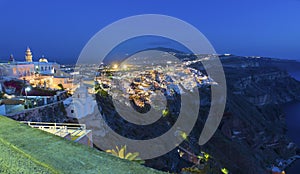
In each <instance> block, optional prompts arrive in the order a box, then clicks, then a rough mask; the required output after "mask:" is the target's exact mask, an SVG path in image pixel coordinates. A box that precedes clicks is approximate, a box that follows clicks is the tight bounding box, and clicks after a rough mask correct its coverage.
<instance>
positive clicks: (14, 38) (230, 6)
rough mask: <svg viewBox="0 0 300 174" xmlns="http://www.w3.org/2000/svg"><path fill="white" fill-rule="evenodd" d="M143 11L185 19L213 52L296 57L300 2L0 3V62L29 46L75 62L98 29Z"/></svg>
mask: <svg viewBox="0 0 300 174" xmlns="http://www.w3.org/2000/svg"><path fill="white" fill-rule="evenodd" d="M146 13H152V14H153V13H157V14H165V15H170V16H174V17H177V18H179V19H182V20H184V21H187V22H188V23H190V24H192V25H194V26H195V27H196V28H198V29H199V30H200V31H201V32H202V33H203V34H204V35H205V36H206V37H207V38H208V39H209V41H210V42H211V43H212V45H213V46H214V47H215V49H216V51H217V53H233V54H238V55H259V56H269V57H279V58H290V59H297V58H299V59H300V0H252V1H249V0H193V1H189V0H186V1H182V0H127V1H126V0H118V1H117V0H109V1H105V2H102V1H100V0H97V1H96V0H95V1H83V0H81V1H76V0H51V1H50V0H42V1H41V0H25V1H20V0H0V27H1V29H0V31H1V33H0V58H1V59H8V57H9V55H10V54H11V53H13V54H14V56H15V58H16V59H17V60H21V59H23V58H24V52H25V50H26V47H27V46H30V48H31V49H32V51H33V54H34V59H35V60H36V59H38V58H39V57H40V56H41V55H42V54H44V55H45V56H46V57H48V58H49V59H50V60H56V61H58V62H60V63H66V62H76V60H77V58H78V56H79V53H80V51H81V49H82V48H83V47H84V45H85V44H86V42H87V41H88V40H89V39H90V38H91V37H92V36H93V35H94V34H95V33H96V32H98V31H99V30H100V29H101V28H103V27H105V26H106V25H108V24H110V23H112V22H114V21H116V20H118V19H121V18H124V17H128V16H132V15H138V14H146ZM120 32H122V31H120Z"/></svg>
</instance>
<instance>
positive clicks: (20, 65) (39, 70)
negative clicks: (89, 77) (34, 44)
mask: <svg viewBox="0 0 300 174" xmlns="http://www.w3.org/2000/svg"><path fill="white" fill-rule="evenodd" d="M32 57H33V56H32V52H31V50H30V48H29V47H27V50H26V52H25V61H16V60H15V59H14V57H13V55H11V56H10V58H9V61H8V63H2V64H1V65H2V68H1V72H2V74H1V75H4V76H8V77H15V78H19V79H24V78H25V79H26V80H27V79H32V78H33V77H34V76H35V75H37V74H39V75H46V76H47V75H49V76H51V75H54V74H55V72H56V71H57V70H58V69H59V67H60V65H59V64H57V63H56V62H48V60H47V59H46V58H45V57H44V56H42V57H41V58H40V59H39V60H38V61H33V60H32Z"/></svg>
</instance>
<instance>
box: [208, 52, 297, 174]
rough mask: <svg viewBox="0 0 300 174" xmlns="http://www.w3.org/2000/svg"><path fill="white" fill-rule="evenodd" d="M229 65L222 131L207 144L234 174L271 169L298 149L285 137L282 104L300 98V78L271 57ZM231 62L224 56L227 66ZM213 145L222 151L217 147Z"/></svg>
mask: <svg viewBox="0 0 300 174" xmlns="http://www.w3.org/2000/svg"><path fill="white" fill-rule="evenodd" d="M234 59H235V58H234V57H233V58H232V59H231V60H230V62H231V65H232V63H233V62H235V61H236V62H237V63H236V64H235V66H231V67H230V68H229V67H226V66H224V67H225V68H224V70H225V73H226V79H227V84H228V88H227V89H228V99H227V104H226V111H225V114H224V116H223V120H222V123H221V125H220V126H219V131H218V132H217V133H216V134H215V136H214V137H213V138H212V139H211V141H210V142H209V143H207V144H206V145H205V146H204V148H207V149H208V150H209V151H210V152H211V153H212V154H213V155H214V156H215V157H216V158H217V159H218V160H220V163H222V164H224V165H225V166H228V168H229V169H230V170H231V171H232V172H233V173H268V171H267V170H266V169H267V168H268V167H270V166H271V165H272V164H275V165H276V164H277V163H276V159H288V158H289V157H290V156H293V155H295V154H296V151H297V147H296V145H295V144H294V143H293V142H291V140H289V139H288V138H287V136H286V130H287V128H286V120H285V116H284V114H283V111H282V108H281V105H282V104H284V103H287V102H291V101H295V100H299V97H300V82H298V81H296V80H295V79H293V78H292V77H291V76H289V74H288V73H287V72H285V71H283V70H281V69H279V68H276V67H274V66H270V65H269V64H268V63H267V62H272V60H269V59H267V60H265V59H263V60H260V61H258V60H255V59H254V60H253V61H255V62H259V63H260V64H261V65H260V66H259V67H247V68H245V67H240V66H239V64H240V61H243V59H245V60H246V61H248V62H249V61H251V60H249V59H247V58H238V59H237V60H234ZM228 61H229V60H228V59H227V60H223V64H225V65H226V63H227V62H228ZM237 72H238V73H237ZM214 149H220V150H218V151H215V150H214Z"/></svg>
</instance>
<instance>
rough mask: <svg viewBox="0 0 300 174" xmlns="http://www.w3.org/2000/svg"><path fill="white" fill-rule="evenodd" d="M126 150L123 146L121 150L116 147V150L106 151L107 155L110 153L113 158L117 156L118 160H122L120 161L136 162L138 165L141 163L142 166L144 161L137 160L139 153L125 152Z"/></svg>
mask: <svg viewBox="0 0 300 174" xmlns="http://www.w3.org/2000/svg"><path fill="white" fill-rule="evenodd" d="M126 150H127V147H126V145H124V146H121V148H119V147H118V146H116V149H111V150H110V149H109V150H106V152H107V153H110V154H112V155H114V156H117V157H119V158H122V159H127V160H130V161H135V162H138V163H141V164H143V163H144V161H143V160H142V159H141V158H139V157H138V156H139V153H138V152H133V153H131V152H128V153H127V152H126Z"/></svg>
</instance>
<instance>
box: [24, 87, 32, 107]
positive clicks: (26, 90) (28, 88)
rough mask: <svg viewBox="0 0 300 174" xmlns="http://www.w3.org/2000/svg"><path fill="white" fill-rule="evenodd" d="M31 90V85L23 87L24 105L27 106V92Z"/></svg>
mask: <svg viewBox="0 0 300 174" xmlns="http://www.w3.org/2000/svg"><path fill="white" fill-rule="evenodd" d="M30 90H31V87H30V86H27V87H26V88H25V95H26V97H25V104H26V107H27V92H29V91H30Z"/></svg>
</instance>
